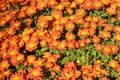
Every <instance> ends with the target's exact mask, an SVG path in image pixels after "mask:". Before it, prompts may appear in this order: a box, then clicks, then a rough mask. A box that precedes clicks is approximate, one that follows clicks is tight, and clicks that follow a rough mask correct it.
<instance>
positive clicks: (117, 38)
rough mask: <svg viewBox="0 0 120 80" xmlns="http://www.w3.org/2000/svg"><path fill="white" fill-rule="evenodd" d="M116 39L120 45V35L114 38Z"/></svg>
mask: <svg viewBox="0 0 120 80" xmlns="http://www.w3.org/2000/svg"><path fill="white" fill-rule="evenodd" d="M114 39H115V40H116V41H117V42H118V43H120V34H116V35H115V36H114Z"/></svg>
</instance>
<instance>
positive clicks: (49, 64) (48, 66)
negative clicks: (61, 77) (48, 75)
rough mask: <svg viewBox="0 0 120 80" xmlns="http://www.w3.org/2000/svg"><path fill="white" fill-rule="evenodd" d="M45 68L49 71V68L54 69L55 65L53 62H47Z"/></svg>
mask: <svg viewBox="0 0 120 80" xmlns="http://www.w3.org/2000/svg"><path fill="white" fill-rule="evenodd" d="M44 66H45V68H46V69H48V68H52V67H53V66H54V65H53V63H51V62H45V63H44Z"/></svg>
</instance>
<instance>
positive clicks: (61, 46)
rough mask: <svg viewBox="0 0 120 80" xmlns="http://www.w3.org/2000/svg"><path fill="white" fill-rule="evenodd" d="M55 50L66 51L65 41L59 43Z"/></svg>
mask: <svg viewBox="0 0 120 80" xmlns="http://www.w3.org/2000/svg"><path fill="white" fill-rule="evenodd" d="M57 48H58V50H65V49H66V41H61V42H60V43H59V45H58V47H57Z"/></svg>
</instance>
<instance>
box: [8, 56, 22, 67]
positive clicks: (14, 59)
mask: <svg viewBox="0 0 120 80" xmlns="http://www.w3.org/2000/svg"><path fill="white" fill-rule="evenodd" d="M23 60H24V55H23V54H18V55H15V56H13V57H12V58H10V62H11V64H12V65H13V66H16V67H17V66H18V65H19V64H20V63H21V62H22V61H23Z"/></svg>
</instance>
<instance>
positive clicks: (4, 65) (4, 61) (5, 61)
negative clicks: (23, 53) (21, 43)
mask: <svg viewBox="0 0 120 80" xmlns="http://www.w3.org/2000/svg"><path fill="white" fill-rule="evenodd" d="M0 65H1V67H0V70H4V69H7V68H8V67H9V66H10V64H9V62H8V61H7V60H2V61H1V62H0Z"/></svg>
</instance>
